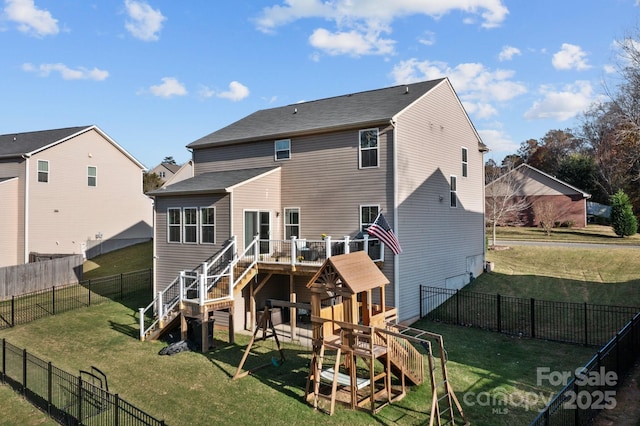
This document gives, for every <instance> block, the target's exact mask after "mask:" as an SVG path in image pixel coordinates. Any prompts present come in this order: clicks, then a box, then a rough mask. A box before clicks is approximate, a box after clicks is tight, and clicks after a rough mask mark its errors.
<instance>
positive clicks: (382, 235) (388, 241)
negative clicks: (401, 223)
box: [367, 213, 402, 255]
mask: <svg viewBox="0 0 640 426" xmlns="http://www.w3.org/2000/svg"><path fill="white" fill-rule="evenodd" d="M367 232H368V233H369V234H370V235H372V236H374V237H377V238H378V239H380V241H382V242H383V243H384V244H385V245H386V246H387V247H389V248H390V249H391V251H392V252H393V254H396V255H397V254H400V253H402V247H400V241H398V238H396V234H394V233H393V230H392V229H391V227H390V226H389V223H387V220H386V219H385V218H384V216H383V215H382V213H380V214H378V217H377V218H376V220H375V221H373V223H372V224H371V225H370V226H369V227H368V228H367Z"/></svg>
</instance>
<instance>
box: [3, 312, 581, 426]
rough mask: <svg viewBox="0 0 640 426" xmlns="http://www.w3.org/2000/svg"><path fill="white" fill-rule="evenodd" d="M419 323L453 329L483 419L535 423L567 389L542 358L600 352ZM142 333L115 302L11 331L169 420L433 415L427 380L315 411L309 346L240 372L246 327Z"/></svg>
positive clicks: (261, 358) (461, 369)
mask: <svg viewBox="0 0 640 426" xmlns="http://www.w3.org/2000/svg"><path fill="white" fill-rule="evenodd" d="M129 305H131V303H129ZM416 326H418V327H421V328H426V329H429V330H431V331H434V332H436V333H441V334H443V335H444V339H445V347H446V349H447V351H448V356H449V364H448V368H449V374H450V379H451V381H452V383H453V385H454V388H455V390H456V394H457V395H458V398H459V399H460V401H461V403H462V404H463V408H464V410H465V412H466V414H467V416H468V418H469V419H470V420H471V422H472V424H474V425H476V424H477V425H483V424H486V425H496V424H505V425H507V424H527V423H529V422H530V421H531V420H533V418H534V417H535V416H536V415H537V408H541V407H543V406H544V405H545V402H546V401H547V399H548V398H549V396H550V395H553V394H555V392H556V391H557V390H558V389H557V388H553V387H550V386H548V385H545V386H537V384H536V368H537V367H549V368H550V369H552V370H562V371H565V370H566V371H569V370H573V369H575V368H576V367H577V366H579V365H582V364H584V363H585V362H586V361H587V360H588V359H589V358H590V357H591V356H592V355H593V349H592V348H584V347H581V346H578V345H562V344H549V343H547V342H543V341H536V340H527V339H514V338H511V337H508V336H504V335H500V334H496V333H491V332H486V331H483V330H476V329H469V328H463V327H455V326H446V325H442V324H434V323H429V322H420V323H418V324H416ZM136 336H137V319H136V312H135V310H134V309H131V308H127V307H125V306H124V305H121V304H119V303H116V302H109V303H104V304H101V305H98V306H95V307H91V308H86V309H80V310H77V311H73V312H68V313H65V314H61V315H58V316H55V317H51V318H47V319H42V320H38V321H34V322H33V323H30V324H27V325H23V326H19V327H16V328H14V329H10V330H7V331H4V332H3V333H2V337H6V338H7V339H8V340H9V341H10V342H11V343H13V344H15V345H17V346H20V347H26V348H27V349H28V350H29V351H30V352H32V353H34V354H35V355H37V356H39V357H41V358H43V359H45V360H50V361H52V362H53V363H54V364H55V365H56V366H58V367H60V368H63V369H65V370H67V371H69V372H72V373H76V374H77V372H78V370H80V369H87V368H89V367H90V366H91V365H94V366H96V367H98V368H99V369H101V370H102V371H104V372H105V373H106V374H107V376H108V379H109V387H110V389H111V390H112V391H113V392H116V393H119V394H120V396H121V397H122V398H124V399H125V400H127V401H129V402H131V403H133V404H135V405H137V406H139V407H140V408H142V409H143V410H145V411H148V412H149V413H150V414H152V415H154V416H156V417H158V418H164V419H165V420H166V421H167V422H168V424H169V425H186V424H188V425H209V424H270V425H271V424H274V425H279V424H282V425H285V424H286V425H290V424H323V425H324V424H354V425H360V424H361V425H366V424H387V425H395V424H397V425H414V424H424V423H425V422H427V421H428V415H427V412H428V411H429V409H430V397H431V395H430V393H431V392H430V390H429V385H428V384H425V385H422V386H420V387H419V388H416V389H414V390H412V391H411V392H410V393H409V394H408V396H407V397H405V398H404V399H403V400H402V401H400V402H399V403H397V404H394V405H392V406H390V407H387V408H385V409H383V410H382V411H381V412H380V413H379V414H378V415H376V416H372V415H370V414H369V413H367V412H362V411H351V410H347V409H345V408H342V407H338V408H337V410H336V414H334V416H331V417H329V416H327V415H325V414H322V413H319V412H314V411H313V409H312V408H311V407H310V406H309V405H308V404H306V403H305V402H304V401H303V394H304V387H305V383H306V374H307V371H308V369H307V368H308V367H307V365H308V362H309V358H310V353H309V351H308V350H307V349H305V348H301V347H298V346H295V345H289V344H287V345H285V351H286V355H285V356H286V359H287V361H286V362H285V363H284V364H283V365H282V366H280V367H277V368H276V367H268V368H265V369H262V370H259V371H258V372H257V373H256V374H255V375H252V376H248V377H245V378H243V379H240V380H237V381H234V380H232V379H231V377H232V376H233V374H234V372H235V369H236V367H237V365H238V363H239V361H240V359H241V357H242V354H243V352H244V349H245V345H246V344H247V343H248V340H249V336H246V335H238V336H237V344H236V345H229V344H228V343H227V342H226V341H225V340H226V333H224V332H219V333H218V334H217V335H216V339H219V340H218V341H217V343H218V346H217V348H216V349H213V350H211V351H210V352H209V353H207V354H200V353H194V352H186V353H180V354H178V355H175V356H171V357H167V356H160V355H158V351H159V350H160V349H161V348H162V347H163V346H164V344H163V343H161V342H156V343H150V342H140V341H139V340H137V338H136ZM275 350H276V347H275V344H273V343H271V342H263V343H261V344H260V345H259V346H258V347H257V348H256V351H255V353H256V354H255V355H252V357H250V358H255V359H250V360H249V361H248V362H247V365H250V363H252V364H253V365H258V364H260V363H264V362H266V363H268V362H269V361H270V358H271V356H272V354H273V353H274V351H275ZM259 352H262V353H263V355H258V353H259ZM1 389H3V390H4V388H1ZM5 393H6V391H5ZM540 395H542V396H543V397H544V398H542V397H541V396H540ZM491 398H494V399H495V398H497V401H501V400H504V401H506V402H507V403H509V402H510V404H508V405H503V406H500V405H497V402H495V403H491ZM16 399H17V400H18V401H19V398H18V397H14V398H10V399H9V400H8V401H7V400H5V399H4V398H3V399H2V400H0V409H2V410H3V412H6V411H7V410H10V409H13V408H10V407H13V405H14V404H15V400H16ZM527 401H528V402H535V401H537V402H538V405H537V406H535V407H533V406H532V407H528V406H527V405H526V404H527ZM19 402H21V403H24V401H19ZM5 404H10V405H9V406H7V405H5ZM505 409H506V411H505ZM496 410H498V411H496ZM0 423H2V421H0ZM4 424H7V423H4ZM8 424H12V423H8Z"/></svg>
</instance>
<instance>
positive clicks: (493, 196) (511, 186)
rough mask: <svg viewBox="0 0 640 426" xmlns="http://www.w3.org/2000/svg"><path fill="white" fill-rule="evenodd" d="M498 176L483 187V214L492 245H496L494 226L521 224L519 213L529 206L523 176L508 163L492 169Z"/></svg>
mask: <svg viewBox="0 0 640 426" xmlns="http://www.w3.org/2000/svg"><path fill="white" fill-rule="evenodd" d="M493 172H494V173H499V174H500V176H497V177H494V178H493V179H491V181H490V183H489V184H488V185H487V186H486V187H485V215H486V218H487V224H488V225H489V226H491V232H492V245H493V246H495V245H496V227H498V226H507V225H520V224H522V219H521V213H522V212H523V211H525V210H527V209H528V208H529V206H530V203H529V201H528V200H527V198H526V197H525V196H524V191H523V186H524V185H525V182H526V178H525V176H524V175H523V174H522V173H520V172H519V171H518V169H517V168H514V167H513V165H512V164H508V165H507V166H506V167H505V168H502V169H499V168H495V169H493Z"/></svg>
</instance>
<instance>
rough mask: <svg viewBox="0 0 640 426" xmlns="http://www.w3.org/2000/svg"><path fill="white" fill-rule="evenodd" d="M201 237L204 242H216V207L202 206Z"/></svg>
mask: <svg viewBox="0 0 640 426" xmlns="http://www.w3.org/2000/svg"><path fill="white" fill-rule="evenodd" d="M200 235H201V237H200V239H201V241H200V242H201V243H203V244H214V243H215V242H216V209H215V208H214V207H202V208H201V209H200Z"/></svg>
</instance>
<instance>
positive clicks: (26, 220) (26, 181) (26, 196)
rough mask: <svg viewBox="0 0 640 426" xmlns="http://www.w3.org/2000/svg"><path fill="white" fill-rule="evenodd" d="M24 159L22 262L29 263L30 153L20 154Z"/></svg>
mask: <svg viewBox="0 0 640 426" xmlns="http://www.w3.org/2000/svg"><path fill="white" fill-rule="evenodd" d="M22 158H24V159H25V161H26V164H25V179H24V258H23V262H24V263H29V197H30V195H29V174H30V170H29V163H30V162H29V159H30V158H31V154H22Z"/></svg>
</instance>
